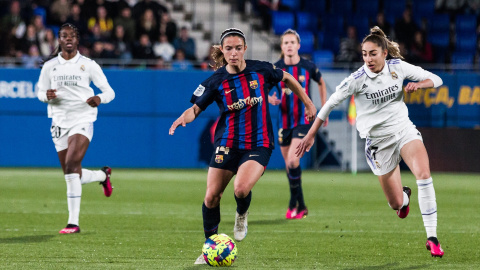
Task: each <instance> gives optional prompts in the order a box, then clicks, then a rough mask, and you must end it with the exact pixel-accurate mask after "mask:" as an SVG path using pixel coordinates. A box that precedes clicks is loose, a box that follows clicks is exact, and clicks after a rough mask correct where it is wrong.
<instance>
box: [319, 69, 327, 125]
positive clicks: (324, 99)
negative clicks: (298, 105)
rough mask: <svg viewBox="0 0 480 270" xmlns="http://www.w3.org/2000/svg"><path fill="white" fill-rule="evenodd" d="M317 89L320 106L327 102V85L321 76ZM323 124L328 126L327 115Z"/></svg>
mask: <svg viewBox="0 0 480 270" xmlns="http://www.w3.org/2000/svg"><path fill="white" fill-rule="evenodd" d="M318 91H319V93H320V99H321V100H322V107H323V105H325V103H326V102H327V85H326V84H325V81H324V80H323V77H322V78H320V83H319V84H318ZM323 126H324V127H326V126H328V117H327V119H325V122H324V123H323Z"/></svg>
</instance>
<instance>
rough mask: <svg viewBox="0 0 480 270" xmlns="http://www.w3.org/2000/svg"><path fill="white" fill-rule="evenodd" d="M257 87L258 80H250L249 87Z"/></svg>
mask: <svg viewBox="0 0 480 270" xmlns="http://www.w3.org/2000/svg"><path fill="white" fill-rule="evenodd" d="M257 87H258V81H257V80H254V81H251V82H250V88H252V89H257Z"/></svg>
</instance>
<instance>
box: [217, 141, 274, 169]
mask: <svg viewBox="0 0 480 270" xmlns="http://www.w3.org/2000/svg"><path fill="white" fill-rule="evenodd" d="M271 155H272V149H270V148H266V147H258V148H255V149H252V150H243V149H232V148H228V147H224V146H218V147H217V148H216V149H215V152H213V155H212V159H211V160H210V165H209V166H210V167H213V168H218V169H223V170H229V171H232V172H234V173H237V171H238V167H240V165H242V164H243V163H245V162H246V161H249V160H255V161H256V162H258V163H260V165H262V166H263V167H267V164H268V161H269V160H270V156H271Z"/></svg>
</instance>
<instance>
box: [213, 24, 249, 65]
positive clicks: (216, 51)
mask: <svg viewBox="0 0 480 270" xmlns="http://www.w3.org/2000/svg"><path fill="white" fill-rule="evenodd" d="M229 36H237V37H241V38H242V39H243V44H244V45H247V41H246V40H245V35H244V34H243V32H242V31H241V30H240V29H238V28H228V29H225V31H223V32H222V35H221V36H220V45H213V46H212V47H213V52H212V54H211V57H212V60H213V62H214V64H213V65H211V67H213V69H214V70H217V69H219V68H221V67H223V66H225V65H227V64H228V62H227V60H225V56H224V55H223V53H222V51H221V50H220V48H221V47H222V46H223V40H224V39H225V38H226V37H229Z"/></svg>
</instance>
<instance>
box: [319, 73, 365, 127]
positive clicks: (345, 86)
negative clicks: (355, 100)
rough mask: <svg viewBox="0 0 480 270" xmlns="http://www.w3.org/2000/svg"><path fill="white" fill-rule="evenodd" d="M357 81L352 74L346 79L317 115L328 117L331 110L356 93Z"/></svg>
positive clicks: (322, 117) (323, 117)
mask: <svg viewBox="0 0 480 270" xmlns="http://www.w3.org/2000/svg"><path fill="white" fill-rule="evenodd" d="M355 86H356V82H355V79H354V77H353V76H352V75H350V76H348V77H347V78H346V79H344V80H343V81H342V82H341V83H340V84H339V85H338V86H337V87H336V90H335V93H333V94H332V95H331V96H330V98H329V99H328V100H327V102H326V103H325V105H323V106H322V109H320V111H319V112H318V115H317V117H318V118H320V119H322V120H324V121H325V119H327V117H328V115H329V114H330V112H331V111H332V110H333V109H334V108H335V107H336V106H337V105H338V104H340V103H342V102H343V101H344V100H345V99H347V98H348V97H349V96H351V95H352V94H354V93H355V88H356V87H355Z"/></svg>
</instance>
